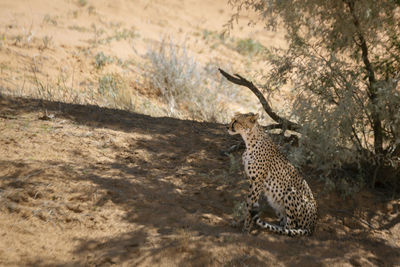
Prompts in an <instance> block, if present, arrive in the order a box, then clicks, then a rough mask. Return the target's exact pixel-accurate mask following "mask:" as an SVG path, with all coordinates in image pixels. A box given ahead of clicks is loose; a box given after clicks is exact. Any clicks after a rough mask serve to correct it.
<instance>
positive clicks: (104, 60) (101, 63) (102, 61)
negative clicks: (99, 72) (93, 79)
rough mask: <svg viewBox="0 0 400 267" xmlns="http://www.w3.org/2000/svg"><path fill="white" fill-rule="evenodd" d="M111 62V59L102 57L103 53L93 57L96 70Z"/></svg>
mask: <svg viewBox="0 0 400 267" xmlns="http://www.w3.org/2000/svg"><path fill="white" fill-rule="evenodd" d="M112 61H113V60H112V58H110V57H108V56H106V55H104V53H103V52H99V53H97V54H96V56H95V62H94V64H95V66H96V68H97V69H101V68H102V67H104V66H105V65H106V64H107V63H111V62H112Z"/></svg>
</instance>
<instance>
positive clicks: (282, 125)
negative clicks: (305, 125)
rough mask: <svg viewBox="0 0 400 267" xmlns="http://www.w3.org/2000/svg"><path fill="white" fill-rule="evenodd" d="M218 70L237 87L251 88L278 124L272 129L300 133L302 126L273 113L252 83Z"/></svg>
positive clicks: (237, 75)
mask: <svg viewBox="0 0 400 267" xmlns="http://www.w3.org/2000/svg"><path fill="white" fill-rule="evenodd" d="M218 70H219V72H221V74H222V75H223V76H224V77H225V78H226V79H228V81H230V82H232V83H234V84H237V85H241V86H245V87H247V88H249V89H250V90H251V91H252V92H253V93H254V94H255V95H256V97H257V98H258V100H259V101H260V103H261V105H262V106H263V108H264V110H265V111H266V112H267V114H268V115H269V116H270V117H271V118H272V119H273V120H274V121H275V122H277V123H278V124H274V125H271V126H272V127H271V126H270V127H271V129H283V130H292V131H295V132H299V130H300V128H301V126H300V125H298V124H297V123H295V122H291V121H289V120H287V119H285V118H282V117H280V116H279V115H278V114H276V113H275V112H274V111H272V108H271V106H270V105H269V103H268V102H267V100H266V99H265V97H264V95H263V94H262V93H261V92H260V90H259V89H258V88H257V87H256V86H255V85H254V84H253V83H252V82H250V81H248V80H246V79H245V78H243V77H242V76H240V75H239V74H234V75H235V76H236V77H234V76H232V75H230V74H228V73H227V72H225V71H224V70H222V69H220V68H219V69H218Z"/></svg>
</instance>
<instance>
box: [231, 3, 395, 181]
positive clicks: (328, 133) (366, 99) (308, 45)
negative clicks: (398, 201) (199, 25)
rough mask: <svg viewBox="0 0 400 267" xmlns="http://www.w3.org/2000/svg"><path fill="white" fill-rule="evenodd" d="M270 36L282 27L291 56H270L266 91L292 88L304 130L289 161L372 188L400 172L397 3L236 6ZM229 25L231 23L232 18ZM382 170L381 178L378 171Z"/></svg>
mask: <svg viewBox="0 0 400 267" xmlns="http://www.w3.org/2000/svg"><path fill="white" fill-rule="evenodd" d="M230 2H231V3H232V4H234V5H235V6H236V7H237V10H238V12H240V11H241V10H242V9H253V10H254V11H256V12H257V13H258V14H259V16H260V18H261V19H262V20H263V21H264V22H265V25H266V27H267V28H270V29H276V27H277V25H282V26H284V27H285V29H286V31H287V35H286V38H287V41H288V43H289V48H288V49H287V50H275V51H274V53H272V54H268V55H267V60H268V62H269V63H270V66H271V69H272V71H271V72H270V73H269V74H268V75H266V77H265V80H266V81H267V83H266V85H267V86H269V87H282V86H285V85H286V86H290V87H292V90H293V93H294V94H295V95H296V96H297V98H296V100H295V101H294V103H293V110H292V112H293V113H292V118H293V119H295V120H297V121H298V123H299V124H300V125H302V126H303V128H302V131H301V133H302V138H301V139H300V147H299V149H298V150H297V151H295V152H294V153H292V155H291V157H292V159H294V160H295V161H296V162H297V163H298V164H305V163H308V164H310V163H312V164H313V165H314V167H315V168H317V169H319V170H322V171H323V172H324V173H326V174H329V173H331V171H332V170H335V169H346V168H349V166H351V168H354V167H356V168H358V173H359V174H360V175H364V178H369V179H370V181H372V182H375V181H377V180H379V179H380V180H382V179H383V178H382V177H383V173H380V172H379V170H383V169H386V168H387V167H390V168H392V172H391V173H392V183H398V182H399V179H398V173H399V168H400V112H398V111H399V108H400V86H399V85H398V80H399V78H400V45H399V44H400V41H399V37H398V36H400V23H399V22H400V20H399V15H398V5H397V4H396V3H395V2H393V1H374V0H360V1H355V0H345V1H324V0H306V1H278V0H272V1H263V0H249V1H247V0H246V1H244V0H231V1H230ZM236 16H237V14H236V15H234V16H233V17H232V21H231V23H232V22H233V21H234V19H235V17H236ZM377 170H378V171H377Z"/></svg>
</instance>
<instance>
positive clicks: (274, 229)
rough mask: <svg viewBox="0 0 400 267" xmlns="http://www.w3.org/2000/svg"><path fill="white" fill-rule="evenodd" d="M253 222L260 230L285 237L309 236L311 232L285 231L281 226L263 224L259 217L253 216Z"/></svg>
mask: <svg viewBox="0 0 400 267" xmlns="http://www.w3.org/2000/svg"><path fill="white" fill-rule="evenodd" d="M253 221H254V222H255V223H256V224H257V225H258V226H260V227H261V228H262V229H266V230H268V231H270V232H273V233H276V234H280V235H287V236H291V237H294V236H305V235H311V232H310V231H309V230H307V229H287V228H284V227H282V226H278V225H274V224H270V223H267V222H264V221H262V220H261V219H260V217H259V216H258V214H257V215H255V216H254V217H253Z"/></svg>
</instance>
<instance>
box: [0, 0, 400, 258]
mask: <svg viewBox="0 0 400 267" xmlns="http://www.w3.org/2000/svg"><path fill="white" fill-rule="evenodd" d="M233 12H234V11H233V10H232V9H231V8H230V7H229V6H228V5H227V1H226V0H204V1H198V0H185V1H183V0H168V1H163V0H115V1H105V0H96V1H94V0H93V1H92V0H57V1H55V0H19V1H6V0H4V1H0V266H112V265H115V266H400V264H399V263H400V200H399V199H398V198H396V197H395V196H393V194H392V192H390V191H373V192H372V191H368V190H364V191H362V192H360V193H357V194H356V195H355V196H354V197H352V198H347V199H344V198H343V197H341V196H339V195H338V194H337V193H335V192H331V193H327V192H326V191H325V190H324V183H323V181H321V180H318V179H317V178H315V177H314V176H313V175H312V170H310V171H309V172H307V171H305V173H306V174H309V175H308V176H307V177H308V182H309V183H310V186H311V188H312V190H313V191H314V192H315V195H316V198H317V201H318V204H319V223H318V226H317V230H316V232H315V234H314V235H313V236H312V237H305V238H289V237H284V236H278V235H273V234H270V233H267V232H263V231H258V230H254V231H253V232H252V233H251V234H250V235H247V234H243V233H242V232H241V229H240V228H237V227H234V226H233V222H234V220H235V214H236V213H237V206H238V204H240V203H241V202H242V201H243V200H244V196H245V195H246V188H247V184H246V181H245V179H244V176H243V171H242V166H241V155H240V154H241V151H238V152H236V153H235V154H234V155H233V156H231V157H228V156H226V155H223V154H222V153H221V151H222V150H225V149H227V148H228V147H230V146H232V145H233V144H236V143H237V141H238V139H237V138H234V137H232V136H229V135H228V134H227V132H226V129H225V125H222V124H216V123H206V122H203V123H201V122H196V121H191V120H178V119H174V118H169V117H157V116H159V114H156V115H157V116H155V115H154V116H147V115H143V114H150V115H152V114H155V111H154V109H155V108H157V107H158V105H162V104H163V103H161V101H160V100H159V99H157V98H156V97H155V96H154V94H151V93H150V92H148V91H147V90H146V88H145V87H141V84H142V78H143V77H142V75H143V68H140V66H142V67H143V64H144V63H145V62H144V61H145V59H144V57H143V55H144V54H145V53H146V51H147V49H148V47H149V46H151V45H154V44H159V43H160V41H161V40H162V38H164V37H168V38H171V39H172V40H174V41H175V42H176V43H178V44H181V43H185V45H186V47H187V49H188V51H189V52H190V54H191V55H193V57H194V58H195V60H196V61H198V62H199V64H202V66H206V65H207V64H211V63H212V66H214V67H215V66H219V67H222V68H225V67H226V68H227V69H228V70H229V68H228V67H230V68H231V70H232V71H234V72H239V73H246V77H251V78H253V76H251V75H250V74H251V72H253V73H257V72H259V73H262V72H263V71H265V64H264V62H263V61H260V58H257V57H256V56H254V55H253V56H250V55H248V54H246V53H243V52H242V53H241V52H240V51H238V50H237V47H236V45H237V44H238V42H239V41H243V42H244V44H247V45H249V44H250V45H254V43H252V42H250V41H249V40H250V39H248V38H251V40H255V41H257V42H259V43H260V44H262V45H263V46H264V47H267V48H273V47H285V42H284V39H283V35H284V33H283V32H279V31H278V32H276V33H273V32H269V31H267V30H265V29H263V28H262V26H261V25H256V26H248V25H247V22H248V20H249V19H251V18H252V17H253V16H254V14H251V13H246V12H244V14H243V16H241V17H240V18H239V24H238V25H236V26H235V28H234V29H233V30H232V32H231V35H230V36H231V37H229V38H231V39H224V40H223V39H221V37H220V34H219V33H220V32H221V31H222V30H223V25H224V24H225V23H226V22H227V21H228V20H229V18H230V17H231V15H232V14H233ZM256 44H258V43H256ZM250 48H251V46H250ZM100 53H103V55H105V59H103V64H104V66H101V67H99V66H98V65H97V66H96V64H97V63H98V62H97V59H96V57H97V55H99V54H100ZM115 73H116V74H118V77H121V79H122V80H123V81H124V82H125V83H126V84H127V85H128V86H127V88H126V89H127V91H129V93H130V94H132V95H133V96H134V98H133V99H134V100H135V101H137V103H136V102H135V103H134V104H135V109H133V110H134V111H130V112H129V111H123V110H118V109H110V108H106V107H99V106H98V105H88V104H99V105H103V106H107V105H106V104H107V103H103V102H101V101H100V102H99V101H97V100H98V99H97V100H96V101H97V102H96V101H92V100H93V97H92V98H91V97H90V93H91V92H93V91H96V90H95V89H96V88H97V86H98V83H99V80H100V79H101V78H103V77H108V76H107V75H110V74H115ZM249 73H250V74H249ZM247 74H249V75H250V76H249V75H247ZM90 90H92V91H90ZM10 95H14V96H10ZM21 95H22V96H25V98H23V97H15V96H21ZM244 95H245V96H244V98H245V99H244V100H243V99H242V98H239V94H238V95H236V96H235V97H233V98H232V99H231V100H232V101H231V102H234V101H236V102H237V103H233V104H232V103H229V104H232V105H231V106H228V107H229V112H235V111H246V112H247V111H257V109H258V110H259V109H260V107H259V105H258V102H257V101H256V100H255V97H254V96H253V95H250V96H249V95H246V94H244ZM27 97H31V98H32V99H29V98H27ZM36 97H37V98H42V99H48V100H54V99H58V100H61V101H62V102H55V101H45V100H36V99H34V98H36ZM246 97H247V98H246ZM290 97H292V96H291V95H289V94H287V96H286V97H284V98H283V99H284V100H285V101H286V100H289V99H290ZM245 100H246V101H245ZM269 100H270V101H271V102H272V104H273V107H274V109H275V110H278V112H280V114H282V113H285V108H284V105H286V104H287V103H281V99H279V98H277V97H274V96H271V97H270V98H269ZM71 102H74V103H80V104H82V105H78V104H70V103H71ZM148 103H152V105H150V104H148ZM83 104H84V105H83ZM257 105H258V106H257ZM138 107H142V108H138ZM263 214H264V216H265V217H266V220H268V221H271V222H273V221H275V220H276V218H275V217H274V214H273V212H272V211H271V210H269V209H268V208H264V210H263Z"/></svg>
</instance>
